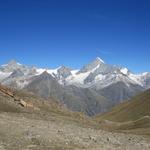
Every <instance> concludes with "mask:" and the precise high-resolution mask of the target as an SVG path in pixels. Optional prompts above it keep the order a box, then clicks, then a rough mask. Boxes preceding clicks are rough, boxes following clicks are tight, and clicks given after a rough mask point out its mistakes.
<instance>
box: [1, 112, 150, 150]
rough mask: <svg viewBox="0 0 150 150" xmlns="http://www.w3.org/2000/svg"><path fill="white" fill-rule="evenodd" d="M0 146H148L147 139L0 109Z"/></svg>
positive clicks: (73, 149)
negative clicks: (3, 111) (5, 111)
mask: <svg viewBox="0 0 150 150" xmlns="http://www.w3.org/2000/svg"><path fill="white" fill-rule="evenodd" d="M0 150H150V139H149V138H146V137H143V136H140V135H132V134H124V133H112V132H107V131H103V130H96V129H94V128H91V127H85V126H82V125H81V124H78V123H76V122H73V121H72V122H71V121H66V120H64V119H62V118H59V117H54V116H53V117H51V116H49V119H43V118H41V119H40V118H36V117H27V116H26V115H23V114H15V113H0Z"/></svg>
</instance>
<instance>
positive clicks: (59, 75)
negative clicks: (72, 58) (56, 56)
mask: <svg viewBox="0 0 150 150" xmlns="http://www.w3.org/2000/svg"><path fill="white" fill-rule="evenodd" d="M44 71H46V72H47V73H49V74H50V75H52V76H53V77H54V78H55V79H56V80H57V81H58V82H59V83H60V84H63V85H75V86H77V87H82V88H87V87H96V88H97V89H101V88H104V87H107V86H109V85H111V84H113V83H117V82H119V81H121V82H124V83H125V84H126V85H128V84H130V83H132V84H137V85H140V86H142V87H144V88H150V73H148V72H147V73H142V74H133V73H132V72H130V71H129V70H128V69H127V68H123V67H118V66H114V65H109V64H106V63H105V62H104V61H103V60H102V59H100V58H99V57H97V58H96V59H95V60H94V61H92V62H91V63H89V64H87V65H85V66H83V67H82V68H81V69H80V70H73V69H70V68H68V67H65V66H61V67H58V68H56V69H42V68H36V67H29V66H25V65H22V64H20V63H18V62H16V61H15V60H12V61H10V62H9V63H8V64H5V65H2V66H1V67H0V81H1V82H2V83H4V84H7V82H8V81H9V83H10V82H11V81H13V82H14V81H15V82H17V83H18V87H21V88H23V87H24V86H25V85H27V84H28V83H27V82H29V81H30V80H32V78H33V77H34V76H37V75H40V74H42V73H43V72H44ZM23 82H26V84H23V85H22V86H20V84H21V83H23ZM8 85H9V84H8Z"/></svg>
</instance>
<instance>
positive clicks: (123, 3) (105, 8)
mask: <svg viewBox="0 0 150 150" xmlns="http://www.w3.org/2000/svg"><path fill="white" fill-rule="evenodd" d="M149 6H150V1H149V0H1V1H0V64H4V63H6V62H7V61H9V60H11V59H16V60H17V61H19V62H21V63H24V64H27V65H36V66H39V67H51V68H55V67H57V66H59V65H62V64H64V65H66V66H69V67H73V68H80V67H81V66H82V65H84V64H86V63H88V62H89V61H91V60H93V59H94V58H95V57H97V56H98V57H100V58H102V59H103V60H104V61H105V62H106V63H109V64H117V65H121V66H126V67H128V68H129V69H130V70H132V71H133V72H144V71H150V9H149Z"/></svg>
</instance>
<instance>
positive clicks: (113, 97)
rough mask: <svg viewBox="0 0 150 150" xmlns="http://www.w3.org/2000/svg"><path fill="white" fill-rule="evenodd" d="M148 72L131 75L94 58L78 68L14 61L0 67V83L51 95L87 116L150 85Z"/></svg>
mask: <svg viewBox="0 0 150 150" xmlns="http://www.w3.org/2000/svg"><path fill="white" fill-rule="evenodd" d="M149 81H150V73H148V72H146V73H142V74H133V73H132V72H131V71H129V70H128V69H127V68H124V67H118V66H116V65H109V64H106V63H105V62H104V61H103V60H102V59H100V58H96V59H95V60H94V61H92V62H91V63H89V64H87V65H85V66H83V67H82V68H81V69H80V70H73V69H71V68H69V67H65V66H61V67H58V68H56V69H43V68H37V67H30V66H26V65H22V64H20V63H18V62H16V61H15V60H12V61H10V62H9V63H8V64H4V65H1V67H0V83H1V84H3V85H7V86H10V87H13V88H16V89H23V90H26V91H29V92H32V93H35V94H37V95H38V96H41V97H43V98H45V99H48V98H54V99H56V100H57V101H58V102H60V103H61V104H63V105H64V106H66V107H67V108H69V109H71V110H73V111H80V112H84V113H85V114H87V115H89V116H93V115H95V114H98V113H101V112H106V111H108V110H110V109H111V108H112V107H113V106H115V105H117V104H119V103H121V102H123V101H125V100H128V99H129V98H131V97H132V96H134V95H136V94H137V93H138V92H141V91H144V90H146V89H148V88H150V84H149Z"/></svg>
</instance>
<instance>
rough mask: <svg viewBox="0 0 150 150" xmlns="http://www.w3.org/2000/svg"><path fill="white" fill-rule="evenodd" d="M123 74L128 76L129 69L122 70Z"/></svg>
mask: <svg viewBox="0 0 150 150" xmlns="http://www.w3.org/2000/svg"><path fill="white" fill-rule="evenodd" d="M120 71H121V73H123V74H125V75H127V74H128V69H127V68H122V69H121V70H120Z"/></svg>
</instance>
